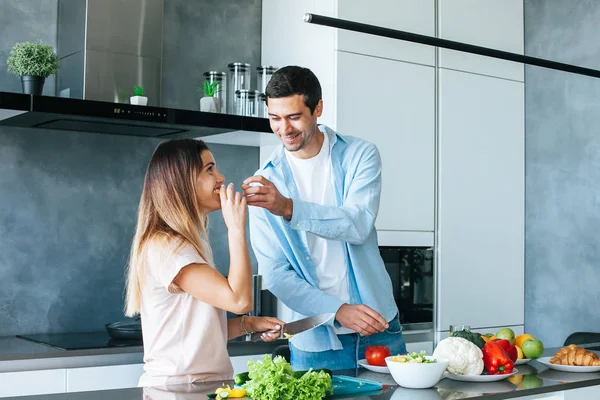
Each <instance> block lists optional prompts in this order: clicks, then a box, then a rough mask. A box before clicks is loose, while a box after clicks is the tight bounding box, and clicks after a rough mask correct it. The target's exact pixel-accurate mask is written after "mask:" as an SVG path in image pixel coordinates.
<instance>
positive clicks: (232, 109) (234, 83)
mask: <svg viewBox="0 0 600 400" xmlns="http://www.w3.org/2000/svg"><path fill="white" fill-rule="evenodd" d="M227 67H228V68H229V82H228V85H227V91H228V93H227V112H228V113H230V114H237V109H238V106H237V104H236V101H237V99H236V94H235V92H237V91H238V90H250V71H251V68H250V64H248V63H241V62H234V63H230V64H228V65H227Z"/></svg>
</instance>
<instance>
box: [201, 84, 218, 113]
mask: <svg viewBox="0 0 600 400" xmlns="http://www.w3.org/2000/svg"><path fill="white" fill-rule="evenodd" d="M218 91H219V82H210V81H208V80H206V81H204V85H203V87H202V88H199V89H198V92H202V93H204V97H202V98H201V99H200V111H206V112H213V113H219V112H221V99H220V98H218V97H215V94H216V93H217V92H218Z"/></svg>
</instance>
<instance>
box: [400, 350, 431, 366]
mask: <svg viewBox="0 0 600 400" xmlns="http://www.w3.org/2000/svg"><path fill="white" fill-rule="evenodd" d="M391 360H392V361H396V362H401V363H412V364H433V363H436V362H437V360H435V359H429V360H428V359H427V358H425V350H421V351H420V352H418V353H416V352H412V353H409V354H405V355H397V356H394V357H392V358H391Z"/></svg>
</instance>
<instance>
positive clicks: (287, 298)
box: [249, 207, 343, 315]
mask: <svg viewBox="0 0 600 400" xmlns="http://www.w3.org/2000/svg"><path fill="white" fill-rule="evenodd" d="M249 211H250V242H251V244H252V249H253V250H254V255H255V256H256V259H257V261H258V264H259V265H260V266H261V273H262V274H263V277H264V282H265V286H266V288H267V289H269V290H270V291H271V293H273V294H274V295H275V296H276V297H277V298H278V299H279V300H281V301H283V303H284V304H285V305H286V306H288V307H290V308H291V309H292V310H294V311H296V312H299V313H300V314H303V315H314V314H322V313H335V312H337V311H338V309H339V308H340V307H341V306H342V304H343V303H342V301H340V300H339V299H337V298H336V297H334V296H331V295H329V294H327V293H325V292H323V291H322V290H321V289H319V288H316V287H314V286H312V285H311V284H310V283H308V282H307V280H306V279H305V278H304V277H302V276H300V275H299V273H298V272H296V271H295V270H294V269H293V268H292V266H291V265H290V262H289V261H288V259H287V257H286V256H285V254H284V253H283V250H282V249H281V248H280V247H279V245H278V244H277V243H276V242H275V241H274V240H273V236H274V233H273V231H272V229H271V228H270V227H269V226H268V223H267V221H266V220H265V218H264V216H263V213H264V212H265V211H264V210H263V209H261V208H257V207H250V208H249Z"/></svg>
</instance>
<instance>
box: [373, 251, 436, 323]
mask: <svg viewBox="0 0 600 400" xmlns="http://www.w3.org/2000/svg"><path fill="white" fill-rule="evenodd" d="M379 251H380V253H381V257H382V258H383V262H384V263H385V269H386V270H387V272H388V274H389V275H390V278H391V279H392V287H393V291H394V299H395V300H396V304H397V305H398V310H399V312H400V323H401V324H402V325H403V326H404V325H409V324H422V323H433V302H434V282H433V250H432V249H431V248H430V247H401V246H394V247H390V246H380V247H379Z"/></svg>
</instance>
